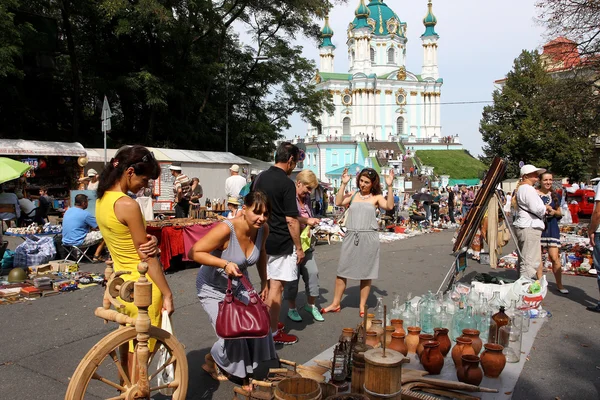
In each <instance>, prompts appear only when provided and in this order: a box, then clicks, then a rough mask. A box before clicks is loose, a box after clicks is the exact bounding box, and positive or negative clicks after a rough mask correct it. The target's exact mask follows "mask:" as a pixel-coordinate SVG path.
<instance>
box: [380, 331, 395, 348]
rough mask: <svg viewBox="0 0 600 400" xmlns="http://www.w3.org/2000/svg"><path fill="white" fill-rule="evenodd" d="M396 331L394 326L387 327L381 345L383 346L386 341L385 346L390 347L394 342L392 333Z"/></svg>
mask: <svg viewBox="0 0 600 400" xmlns="http://www.w3.org/2000/svg"><path fill="white" fill-rule="evenodd" d="M395 330H396V328H394V327H393V326H386V327H385V334H384V335H383V336H382V337H381V344H382V345H383V341H384V340H385V346H386V347H388V346H389V345H390V342H391V341H392V333H394V331H395Z"/></svg>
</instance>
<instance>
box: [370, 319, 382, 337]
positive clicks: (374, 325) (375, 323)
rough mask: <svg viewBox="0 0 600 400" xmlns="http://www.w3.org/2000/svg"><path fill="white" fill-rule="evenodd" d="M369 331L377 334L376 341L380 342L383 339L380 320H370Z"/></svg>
mask: <svg viewBox="0 0 600 400" xmlns="http://www.w3.org/2000/svg"><path fill="white" fill-rule="evenodd" d="M369 330H370V331H375V332H377V339H378V340H381V338H382V337H383V321H382V320H380V319H374V320H372V321H371V327H370V328H369Z"/></svg>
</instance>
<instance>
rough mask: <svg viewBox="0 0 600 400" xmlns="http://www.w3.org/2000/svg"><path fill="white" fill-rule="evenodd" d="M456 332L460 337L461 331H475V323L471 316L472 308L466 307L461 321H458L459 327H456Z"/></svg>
mask: <svg viewBox="0 0 600 400" xmlns="http://www.w3.org/2000/svg"><path fill="white" fill-rule="evenodd" d="M458 329H459V330H458V331H459V332H460V334H459V335H458V336H460V335H462V331H463V329H477V321H476V320H475V317H474V316H473V307H472V306H470V305H469V306H467V310H466V311H465V315H464V317H463V318H462V320H461V321H460V325H459V327H458Z"/></svg>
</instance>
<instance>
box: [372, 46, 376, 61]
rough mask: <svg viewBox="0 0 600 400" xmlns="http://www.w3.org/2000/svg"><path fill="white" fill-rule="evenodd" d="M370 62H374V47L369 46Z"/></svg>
mask: <svg viewBox="0 0 600 400" xmlns="http://www.w3.org/2000/svg"><path fill="white" fill-rule="evenodd" d="M371 62H375V49H374V48H372V47H371Z"/></svg>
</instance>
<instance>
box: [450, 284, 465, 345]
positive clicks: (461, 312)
mask: <svg viewBox="0 0 600 400" xmlns="http://www.w3.org/2000/svg"><path fill="white" fill-rule="evenodd" d="M466 301H467V298H466V295H465V294H461V295H460V300H459V301H458V308H457V309H456V312H455V313H454V317H453V318H452V329H451V330H450V339H451V340H452V341H454V340H455V339H456V338H457V337H459V336H460V335H462V330H460V325H461V323H462V319H463V318H464V317H465V313H466V308H465V303H466Z"/></svg>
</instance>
